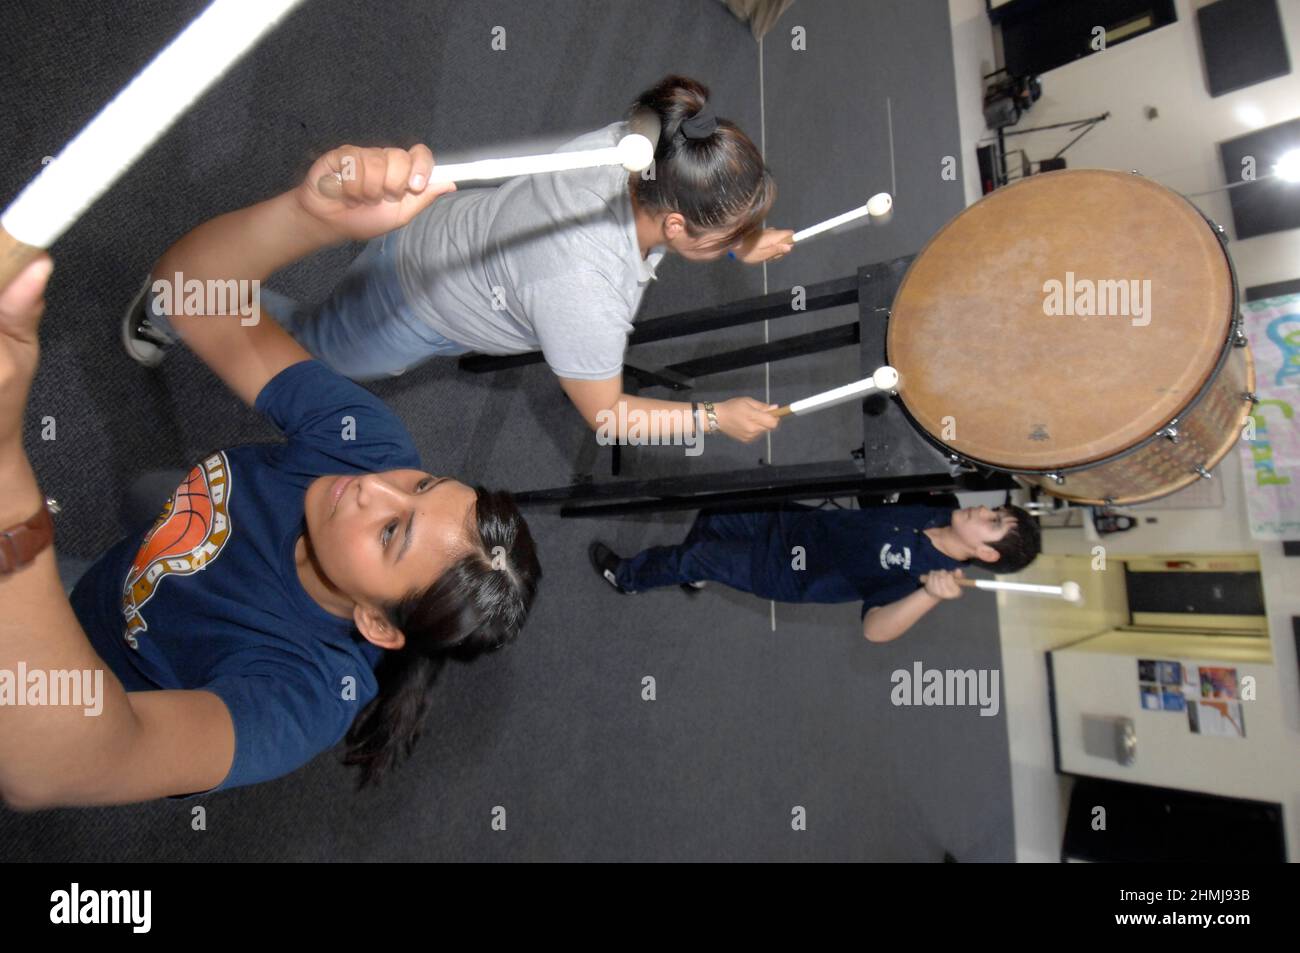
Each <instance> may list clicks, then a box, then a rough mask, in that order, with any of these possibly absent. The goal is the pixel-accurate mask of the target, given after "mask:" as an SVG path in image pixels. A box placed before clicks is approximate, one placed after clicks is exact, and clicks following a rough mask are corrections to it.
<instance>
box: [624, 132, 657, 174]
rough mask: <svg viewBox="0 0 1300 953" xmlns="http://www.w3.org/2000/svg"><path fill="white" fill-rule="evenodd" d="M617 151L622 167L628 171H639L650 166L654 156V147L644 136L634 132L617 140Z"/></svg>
mask: <svg viewBox="0 0 1300 953" xmlns="http://www.w3.org/2000/svg"><path fill="white" fill-rule="evenodd" d="M618 153H619V158H620V159H622V161H623V168H625V169H627V171H629V172H640V171H642V170H643V169H648V168H650V163H651V162H653V161H654V158H655V147H654V143H652V142H651V141H650V140H649V139H647V138H646V137H645V136H643V135H641V134H640V133H636V132H634V133H632V134H631V135H627V136H624V137H623V138H622V139H620V140H619V141H618Z"/></svg>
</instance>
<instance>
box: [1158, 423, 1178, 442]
mask: <svg viewBox="0 0 1300 953" xmlns="http://www.w3.org/2000/svg"><path fill="white" fill-rule="evenodd" d="M1156 436H1157V437H1168V438H1169V442H1170V443H1177V442H1178V418H1177V417H1175V418H1174V419H1173V420H1171V421H1169V426H1167V427H1161V428H1160V429H1159V430H1157V431H1156Z"/></svg>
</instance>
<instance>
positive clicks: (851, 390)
mask: <svg viewBox="0 0 1300 953" xmlns="http://www.w3.org/2000/svg"><path fill="white" fill-rule="evenodd" d="M897 386H898V371H896V370H894V369H893V368H892V367H890V366H889V365H887V364H886V365H885V366H884V367H878V368H876V372H875V373H874V374H872V375H871V376H870V377H864V378H862V380H860V381H854V382H853V383H852V384H845V385H844V386H843V387H836V388H835V389H834V390H828V391H823V392H822V393H820V394H813V396H811V397H805V398H804V399H803V400H796V401H795V402H794V403H792V404H786V405H785V406H784V407H779V408H777V409H776V410H774V411H772V413H773V414H774V415H776V416H777V417H789V416H790V415H792V414H793V415H794V416H796V417H802V416H803V415H804V414H810V413H812V412H813V411H815V410H825V409H826V408H827V407H836V406H838V405H840V404H847V403H849V402H850V401H853V400H861V399H862V398H864V397H866V396H867V395H868V394H874V393H875V392H876V391H884V392H886V393H892V392H893V390H894V388H895V387H897Z"/></svg>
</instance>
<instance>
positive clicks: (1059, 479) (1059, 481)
mask: <svg viewBox="0 0 1300 953" xmlns="http://www.w3.org/2000/svg"><path fill="white" fill-rule="evenodd" d="M1043 476H1045V477H1050V478H1051V479H1052V481H1053V482H1054V483H1055V484H1056V485H1057V486H1065V474H1064V473H1062V472H1061V471H1060V470H1053V471H1052V472H1051V473H1044V474H1043Z"/></svg>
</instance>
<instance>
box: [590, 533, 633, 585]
mask: <svg viewBox="0 0 1300 953" xmlns="http://www.w3.org/2000/svg"><path fill="white" fill-rule="evenodd" d="M587 555H588V556H589V557H590V558H591V565H592V567H593V568H595V570H596V572H597V573H598V574H599V575H600V577H601V578H602V579H604V580H605V581H606V582H607V583H609V584H610V585H611V586H613V587H614V588H615V589H616V590H617V591H618V592H621V593H622V594H623V595H627V594H628V591H627V590H626V589H624V588H623V587H622V586H620V585H619V584H618V577H617V576H616V575H615V573H616V572H617V571H618V564H619V563H621V562H622V560H621V559H619V558H618V554H617V553H615V552H614V550H612V549H610V548H609V547H608V546H606V545H605V544H604V543H602V542H600V541H599V540H597V541H595V542H593V543H592V544H591V546H589V547H588V548H587Z"/></svg>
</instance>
